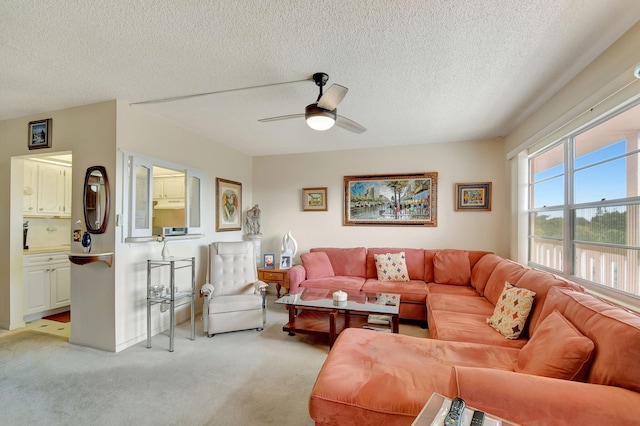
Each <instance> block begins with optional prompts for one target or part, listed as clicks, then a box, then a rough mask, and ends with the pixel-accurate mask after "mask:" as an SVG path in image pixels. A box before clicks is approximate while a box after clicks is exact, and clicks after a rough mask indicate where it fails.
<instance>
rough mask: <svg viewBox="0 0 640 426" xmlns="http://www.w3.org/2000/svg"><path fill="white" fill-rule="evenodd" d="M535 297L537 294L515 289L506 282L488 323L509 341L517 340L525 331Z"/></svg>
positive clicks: (523, 289) (524, 289)
mask: <svg viewBox="0 0 640 426" xmlns="http://www.w3.org/2000/svg"><path fill="white" fill-rule="evenodd" d="M535 296H536V293H535V292H533V291H531V290H527V289H526V288H519V287H514V286H513V285H511V283H510V282H508V281H506V282H505V283H504V289H503V290H502V294H501V295H500V298H499V299H498V303H497V304H496V308H495V310H494V311H493V315H492V316H491V318H487V323H488V324H489V325H490V326H491V327H493V328H495V329H496V330H497V331H499V332H500V334H502V335H503V336H504V337H506V338H507V339H517V338H518V337H520V333H522V330H524V324H525V322H526V321H527V318H528V317H529V312H531V308H532V306H533V299H534V297H535Z"/></svg>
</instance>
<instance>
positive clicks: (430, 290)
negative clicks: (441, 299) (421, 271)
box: [427, 283, 493, 306]
mask: <svg viewBox="0 0 640 426" xmlns="http://www.w3.org/2000/svg"><path fill="white" fill-rule="evenodd" d="M432 294H456V295H458V296H476V297H477V296H478V293H477V292H476V289H475V288H473V287H468V286H461V285H449V284H438V283H428V284H427V298H428V297H430V295H432ZM491 306H493V305H491Z"/></svg>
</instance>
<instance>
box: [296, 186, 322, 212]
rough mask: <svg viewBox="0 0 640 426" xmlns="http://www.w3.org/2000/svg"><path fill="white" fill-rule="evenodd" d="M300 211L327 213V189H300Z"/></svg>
mask: <svg viewBox="0 0 640 426" xmlns="http://www.w3.org/2000/svg"><path fill="white" fill-rule="evenodd" d="M302 210H303V211H305V212H309V211H316V212H317V211H327V188H326V187H324V188H302Z"/></svg>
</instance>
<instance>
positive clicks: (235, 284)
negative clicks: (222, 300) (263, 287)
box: [210, 241, 258, 296]
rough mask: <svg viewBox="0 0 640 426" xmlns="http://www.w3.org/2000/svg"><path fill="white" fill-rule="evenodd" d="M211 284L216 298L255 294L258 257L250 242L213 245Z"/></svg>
mask: <svg viewBox="0 0 640 426" xmlns="http://www.w3.org/2000/svg"><path fill="white" fill-rule="evenodd" d="M210 248H211V278H210V279H211V284H213V286H214V287H215V290H214V292H213V295H214V296H228V295H232V294H253V293H255V287H254V284H255V282H256V281H257V280H258V272H257V269H256V256H255V253H254V251H253V243H252V242H250V241H234V242H218V243H213V244H211V247H210Z"/></svg>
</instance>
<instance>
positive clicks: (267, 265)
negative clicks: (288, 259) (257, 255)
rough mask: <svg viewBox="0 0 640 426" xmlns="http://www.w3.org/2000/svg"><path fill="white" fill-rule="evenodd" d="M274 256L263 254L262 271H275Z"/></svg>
mask: <svg viewBox="0 0 640 426" xmlns="http://www.w3.org/2000/svg"><path fill="white" fill-rule="evenodd" d="M275 260H276V255H275V254H265V255H264V263H263V265H264V269H275V267H276V263H275Z"/></svg>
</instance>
